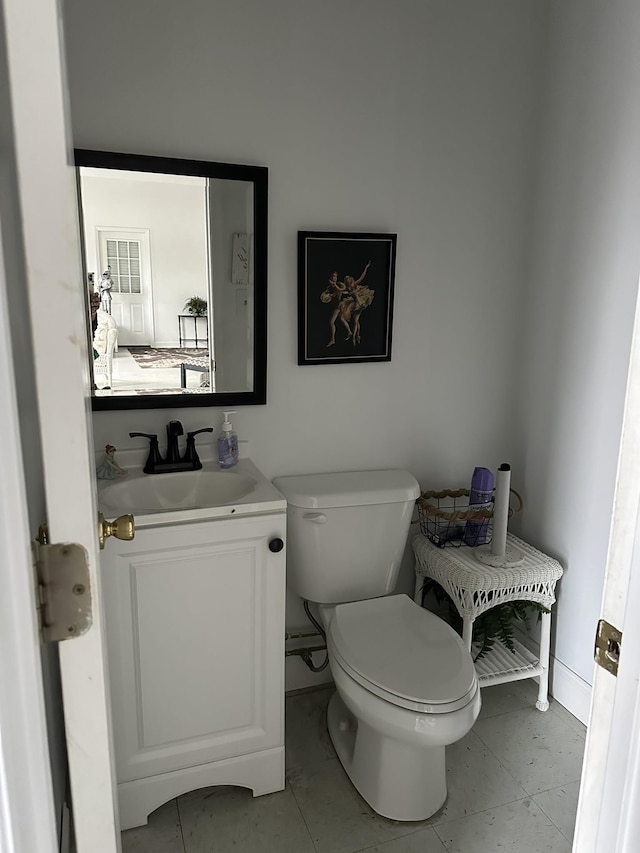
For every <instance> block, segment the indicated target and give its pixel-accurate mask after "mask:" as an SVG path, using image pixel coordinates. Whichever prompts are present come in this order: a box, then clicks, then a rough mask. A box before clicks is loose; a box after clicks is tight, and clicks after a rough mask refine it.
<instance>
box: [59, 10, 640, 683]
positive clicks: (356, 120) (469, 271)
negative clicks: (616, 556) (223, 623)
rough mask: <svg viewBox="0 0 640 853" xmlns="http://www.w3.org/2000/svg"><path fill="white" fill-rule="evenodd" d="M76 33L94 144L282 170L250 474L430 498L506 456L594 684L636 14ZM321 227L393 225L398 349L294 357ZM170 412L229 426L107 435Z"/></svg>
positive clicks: (215, 22) (78, 138) (462, 13)
mask: <svg viewBox="0 0 640 853" xmlns="http://www.w3.org/2000/svg"><path fill="white" fill-rule="evenodd" d="M549 33H550V34H551V36H552V38H551V41H550V42H549V41H548V34H549ZM66 38H67V45H68V60H69V66H68V67H69V77H70V88H71V108H72V119H73V130H74V135H75V142H76V144H77V145H80V146H83V147H89V148H91V147H95V148H106V149H114V150H123V151H134V152H140V153H148V154H166V155H174V156H178V157H179V156H183V157H196V158H203V159H207V158H208V159H215V160H227V161H232V162H240V163H255V164H264V165H268V166H269V169H270V231H269V250H270V260H269V287H270V291H269V294H270V308H269V373H268V383H269V385H268V387H269V391H268V399H269V403H268V405H267V406H265V407H256V408H247V409H243V410H241V411H240V412H239V413H238V415H236V416H235V419H234V423H235V425H236V427H237V429H238V432H239V433H240V436H241V438H245V439H248V440H249V442H250V453H251V455H252V456H253V458H254V460H255V461H256V462H257V464H258V465H260V466H261V467H262V468H263V470H264V471H265V473H266V474H267V475H269V476H276V475H278V474H287V473H298V472H303V471H311V470H331V469H335V470H338V469H344V468H367V467H374V466H384V467H389V466H404V467H407V468H408V469H409V470H411V471H413V472H414V473H415V475H416V476H417V477H418V478H419V480H420V482H421V484H422V486H423V488H427V487H438V486H447V485H458V484H460V485H464V484H466V483H467V481H468V479H469V475H470V472H471V470H472V468H473V466H474V465H486V466H489V467H492V468H495V467H496V466H497V464H499V463H500V462H502V461H512V462H513V463H514V479H513V485H514V486H515V487H516V488H518V489H520V490H522V491H524V493H525V497H526V500H527V505H526V510H525V513H524V515H523V518H522V520H521V522H520V529H521V530H522V531H523V533H524V534H525V535H526V536H527V537H528V538H529V539H530V540H531V541H532V542H533V543H534V544H537V545H539V546H542V547H544V548H545V549H546V550H548V551H549V552H551V553H553V554H554V555H556V556H558V557H560V558H561V559H562V561H563V563H564V564H565V566H566V569H567V573H566V577H565V578H564V579H563V582H562V593H561V599H560V604H559V609H558V618H557V620H556V633H557V636H556V645H555V654H556V656H557V657H558V658H559V659H560V660H561V661H562V662H563V663H564V664H565V665H566V666H567V667H568V668H569V669H570V670H571V671H573V672H575V673H577V674H578V675H579V676H580V678H582V679H584V680H586V681H587V682H590V681H591V669H592V664H591V640H592V633H593V626H594V621H595V616H596V614H597V611H598V608H599V603H600V592H601V586H602V579H603V574H604V560H605V555H606V545H607V536H608V526H609V518H610V509H611V501H612V494H613V484H614V476H615V463H616V458H617V449H618V440H619V433H620V423H621V413H622V400H623V392H624V382H625V376H626V367H627V361H628V351H629V342H630V333H631V329H630V322H631V308H632V303H633V299H634V297H635V287H636V277H635V276H636V274H637V267H635V264H636V261H637V258H636V255H635V244H636V243H637V237H636V235H637V233H638V231H637V224H638V223H637V216H636V214H637V210H636V207H637V200H638V198H640V195H639V194H638V192H637V186H636V185H635V183H634V182H633V181H630V180H629V178H630V175H631V170H632V168H633V167H634V162H633V161H634V152H637V150H638V144H637V143H638V136H637V125H636V122H637V118H636V117H635V115H634V114H633V113H632V110H631V107H630V104H629V102H628V97H630V95H631V89H630V86H631V85H632V84H634V83H635V84H636V91H637V83H638V77H637V75H636V76H634V75H635V72H636V70H637V65H633V74H632V75H631V77H629V68H628V67H627V66H628V65H629V64H630V63H633V62H636V60H635V56H634V48H633V45H634V41H633V39H634V38H637V12H636V11H635V9H634V7H633V6H632V4H631V3H630V2H623V0H620V2H617V3H616V2H613V3H609V4H607V5H606V7H605V6H603V5H602V4H601V3H599V2H596V0H588V2H583V0H580V2H579V0H566V2H565V0H563V2H560V0H558V2H549V3H547V2H536V0H485V2H483V3H477V2H472V0H466V1H465V2H463V0H454V2H451V0H447V2H445V0H398V2H395V3H393V4H389V3H387V2H383V1H382V0H351V2H349V3H345V2H340V0H327V2H324V3H321V4H319V3H315V2H310V0H273V2H269V3H262V2H250V0H233V2H232V0H217V2H198V0H189V2H183V3H180V4H176V3H172V2H169V0H153V2H152V0H139V2H137V3H135V4H130V3H125V2H124V0H112V2H110V3H108V4H105V3H102V2H98V0H67V2H66ZM636 43H637V42H636ZM636 159H637V158H636ZM305 229H310V230H314V229H317V230H367V231H369V230H370V231H393V232H397V233H398V263H397V278H396V311H395V320H394V352H393V360H392V361H391V362H390V363H389V364H379V365H345V366H330V367H315V368H311V367H298V366H297V365H296V232H297V231H298V230H305ZM170 415H171V416H178V417H182V418H183V420H184V421H185V423H187V424H188V425H189V427H190V428H195V427H200V426H206V425H210V424H214V425H217V424H219V422H220V413H219V412H218V411H207V410H204V409H198V410H195V409H193V410H188V411H184V412H181V411H175V410H171V411H164V412H163V411H153V412H139V413H100V414H97V415H96V416H95V435H96V446H98V447H99V446H101V445H104V444H105V443H106V442H107V441H111V442H112V443H114V444H115V445H116V446H117V447H123V448H124V447H127V446H130V440H129V439H128V436H127V433H128V431H129V429H133V428H135V429H142V430H151V429H153V430H157V429H161V428H162V425H163V424H164V423H165V422H166V421H167V420H168V419H169V417H170ZM404 580H405V583H406V584H408V582H409V576H408V575H406V576H405V579H404ZM288 618H289V622H290V624H294V623H295V622H296V621H300V622H301V621H302V620H301V618H299V611H297V610H296V608H295V604H294V603H293V602H292V603H290V607H289V617H288Z"/></svg>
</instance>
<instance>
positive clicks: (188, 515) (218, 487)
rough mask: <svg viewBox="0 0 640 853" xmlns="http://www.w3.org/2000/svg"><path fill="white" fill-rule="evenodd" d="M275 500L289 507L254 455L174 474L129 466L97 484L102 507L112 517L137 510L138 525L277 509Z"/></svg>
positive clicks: (134, 512)
mask: <svg viewBox="0 0 640 853" xmlns="http://www.w3.org/2000/svg"><path fill="white" fill-rule="evenodd" d="M274 502H276V503H278V504H280V503H283V505H284V506H286V504H285V503H284V499H283V498H282V495H280V493H279V492H278V491H277V490H276V489H275V488H274V487H273V486H272V485H271V483H269V481H268V480H267V479H266V478H265V477H264V476H263V475H262V474H261V472H260V471H259V470H258V469H257V468H256V467H255V465H253V463H252V462H251V461H250V460H249V459H241V460H240V462H239V463H238V465H236V466H234V467H233V468H231V469H229V470H222V469H220V468H218V466H217V465H215V466H214V465H213V463H212V464H211V465H205V467H203V468H202V469H201V470H200V471H179V472H176V473H172V474H144V473H143V471H142V469H141V468H139V467H135V468H129V474H128V476H127V477H124V478H123V479H121V480H109V481H105V480H103V481H100V483H99V486H98V503H99V506H100V509H101V511H102V512H103V513H104V514H105V515H106V516H108V517H112V516H113V517H115V516H118V515H122V514H123V513H132V514H133V515H134V516H135V519H136V526H137V527H140V526H155V525H157V524H167V523H174V522H185V521H197V520H204V519H207V518H217V517H221V516H228V515H236V514H237V515H245V514H248V513H255V512H265V511H270V510H273V509H274V508H276V507H275V505H274Z"/></svg>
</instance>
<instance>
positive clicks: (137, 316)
mask: <svg viewBox="0 0 640 853" xmlns="http://www.w3.org/2000/svg"><path fill="white" fill-rule="evenodd" d="M98 255H99V259H100V273H99V275H98V280H99V277H100V275H101V274H102V273H103V272H104V271H105V270H106V269H107V268H108V267H110V269H111V279H112V281H113V287H112V288H111V300H112V301H111V315H112V316H113V319H114V320H115V321H116V323H117V326H118V329H119V334H118V344H119V345H120V346H150V345H152V344H153V338H154V335H153V322H152V317H153V314H152V289H151V263H150V250H149V232H148V231H147V230H133V231H121V230H116V231H107V230H105V229H102V228H99V229H98Z"/></svg>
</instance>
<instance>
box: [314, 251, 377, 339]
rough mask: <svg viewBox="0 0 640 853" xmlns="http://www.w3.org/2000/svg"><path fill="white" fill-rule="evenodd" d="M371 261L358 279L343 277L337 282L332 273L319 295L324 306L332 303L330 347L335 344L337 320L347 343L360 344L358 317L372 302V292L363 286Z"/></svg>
mask: <svg viewBox="0 0 640 853" xmlns="http://www.w3.org/2000/svg"><path fill="white" fill-rule="evenodd" d="M370 266H371V261H367V264H366V266H365V268H364V269H363V271H362V273H361V275H360V276H359V278H357V279H356V278H354V277H353V276H352V275H345V277H344V281H339V279H338V273H337V271H336V272H333V273H332V275H331V278H330V279H329V282H328V284H327V287H326V288H325V289H324V290H323V291H322V293H321V294H320V300H321V301H322V302H324V303H326V304H329V303H333V309H332V312H331V317H330V319H329V332H330V336H329V343H328V344H327V347H331V346H333V345H334V344H335V342H336V321H337V320H339V321H340V323H341V324H342V325H343V326H344V328H345V330H346V332H347V337H346V340H347V341H349V340H350V341H351V343H352V344H353V346H354V347H355V346H357V345H358V344H359V343H360V340H361V338H360V315H361V314H362V312H363V311H364V310H365V309H366V308H368V307H369V305H371V303H372V302H373V297H374V295H375V294H374V291H373V290H371V288H370V287H367V286H366V285H363V283H362V282H363V281H364V279H365V276H366V274H367V270H368V269H369V267H370Z"/></svg>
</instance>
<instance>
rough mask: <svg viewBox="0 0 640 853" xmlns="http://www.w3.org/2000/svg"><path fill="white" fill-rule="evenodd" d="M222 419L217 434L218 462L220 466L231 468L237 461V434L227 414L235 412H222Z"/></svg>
mask: <svg viewBox="0 0 640 853" xmlns="http://www.w3.org/2000/svg"><path fill="white" fill-rule="evenodd" d="M222 414H223V415H224V421H223V422H222V427H221V428H220V435H219V436H218V462H219V464H220V467H221V468H233V466H234V465H236V464H237V462H238V436H237V435H236V433H235V432H234V431H233V426H232V425H231V421H230V420H229V415H235V412H223V413H222Z"/></svg>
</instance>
